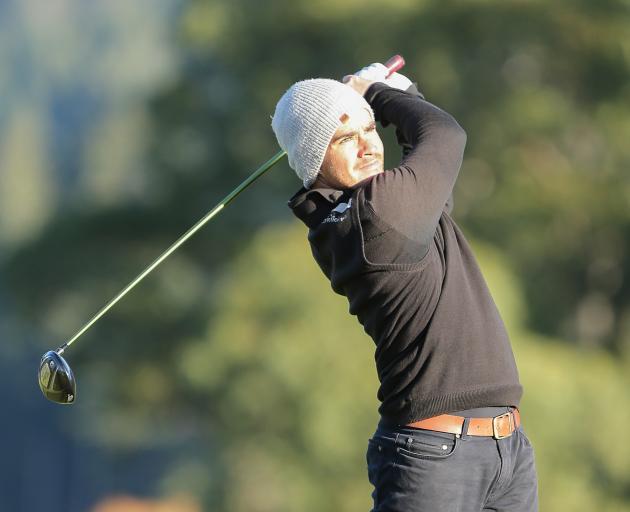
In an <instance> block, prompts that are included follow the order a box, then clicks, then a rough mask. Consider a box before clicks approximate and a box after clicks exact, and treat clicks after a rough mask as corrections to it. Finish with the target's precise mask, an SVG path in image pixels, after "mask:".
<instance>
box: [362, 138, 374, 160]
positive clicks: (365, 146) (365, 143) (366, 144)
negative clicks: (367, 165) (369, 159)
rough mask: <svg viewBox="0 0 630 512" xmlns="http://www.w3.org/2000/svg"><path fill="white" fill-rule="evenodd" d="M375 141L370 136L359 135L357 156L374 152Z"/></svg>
mask: <svg viewBox="0 0 630 512" xmlns="http://www.w3.org/2000/svg"><path fill="white" fill-rule="evenodd" d="M374 148H375V143H374V141H373V140H372V139H371V138H370V137H366V136H364V135H362V136H359V154H358V156H359V158H363V156H365V155H371V154H373V153H374Z"/></svg>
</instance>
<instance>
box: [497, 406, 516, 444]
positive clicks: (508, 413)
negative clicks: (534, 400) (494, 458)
mask: <svg viewBox="0 0 630 512" xmlns="http://www.w3.org/2000/svg"><path fill="white" fill-rule="evenodd" d="M506 417H507V418H508V420H509V422H510V430H509V433H508V434H507V435H505V436H502V435H500V434H499V421H501V420H502V419H504V418H506ZM513 432H514V415H513V414H512V413H511V412H506V413H503V414H501V415H499V416H495V417H494V418H492V437H494V438H495V439H505V438H506V437H510V436H511V435H512V433H513Z"/></svg>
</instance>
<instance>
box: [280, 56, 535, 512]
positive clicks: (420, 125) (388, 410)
mask: <svg viewBox="0 0 630 512" xmlns="http://www.w3.org/2000/svg"><path fill="white" fill-rule="evenodd" d="M386 76H387V69H386V68H385V67H384V66H383V65H381V64H373V65H371V66H368V67H367V68H364V69H362V70H361V71H360V72H358V73H357V74H356V75H351V76H348V77H345V79H344V80H345V82H346V83H345V84H342V83H341V82H337V81H335V80H327V79H313V80H305V81H302V82H298V83H296V84H294V85H293V86H292V87H291V88H290V89H289V90H288V91H287V92H286V93H285V94H284V95H283V96H282V98H281V99H280V101H279V102H278V104H277V106H276V111H275V114H274V117H273V121H272V127H273V130H274V133H275V134H276V137H277V139H278V142H279V144H280V146H281V147H282V148H283V149H284V150H285V151H287V153H288V156H289V164H290V166H291V167H292V168H293V169H294V170H295V171H296V173H297V175H298V176H299V177H300V178H301V179H302V181H303V184H304V187H303V188H302V189H301V190H300V191H299V192H297V193H296V194H295V195H294V196H293V198H292V199H291V200H290V202H289V206H290V207H291V209H292V210H293V213H294V214H295V215H296V216H297V217H299V218H300V219H301V220H302V221H303V222H304V223H305V224H306V225H307V226H308V228H309V234H308V240H309V242H310V246H311V249H312V253H313V256H314V258H315V260H316V261H317V263H318V264H319V266H320V267H321V269H322V271H323V272H324V274H325V275H326V276H327V277H328V279H329V280H330V282H331V286H332V288H333V290H334V291H335V292H337V293H339V294H342V295H344V296H346V297H347V299H348V302H349V306H350V313H351V314H353V315H356V316H357V318H358V320H359V322H360V323H361V324H362V325H363V328H364V329H365V331H366V332H367V333H368V334H369V335H370V336H371V337H372V339H373V340H374V342H375V344H376V351H375V360H376V367H377V372H378V377H379V381H380V387H379V390H378V399H379V400H380V402H381V404H380V407H379V413H380V416H381V421H380V422H379V425H378V428H377V430H376V432H375V434H374V436H373V437H372V439H370V440H369V443H368V450H367V461H368V476H369V479H370V482H371V483H372V484H373V486H374V491H373V493H372V497H373V501H374V508H373V510H374V511H376V512H386V511H388V512H390V511H397V512H403V511H405V512H409V511H414V512H415V511H431V512H436V511H437V512H442V511H466V512H468V511H482V510H493V511H510V512H515V511H516V512H520V511H534V510H537V506H538V505H537V483H536V471H535V467H534V455H533V449H532V447H531V445H530V443H529V441H528V440H527V437H526V435H525V433H524V432H523V430H522V428H521V427H520V414H519V411H518V409H517V406H518V404H519V401H520V398H521V395H522V388H521V385H520V383H519V379H518V372H517V369H516V364H515V362H514V356H513V354H512V349H511V346H510V342H509V339H508V335H507V333H506V330H505V327H504V325H503V322H502V320H501V318H500V315H499V313H498V311H497V309H496V307H495V304H494V302H493V300H492V298H491V296H490V293H489V291H488V289H487V286H486V284H485V282H484V279H483V277H482V275H481V272H480V270H479V268H478V266H477V264H476V262H475V258H474V256H473V254H472V252H471V249H470V247H469V245H468V243H467V242H466V240H465V239H464V237H463V235H462V233H461V231H460V230H459V228H458V227H457V225H456V224H455V223H454V221H453V220H452V218H451V216H450V208H451V202H450V201H449V198H450V196H451V193H452V190H453V186H454V184H455V180H456V178H457V175H458V172H459V168H460V165H461V162H462V157H463V152H464V146H465V141H466V135H465V133H464V131H463V130H462V128H461V127H460V126H459V124H458V123H457V122H456V121H455V120H454V119H453V117H451V116H450V115H449V114H447V113H446V112H444V111H442V110H440V109H439V108H437V107H435V106H434V105H432V104H430V103H428V102H427V101H424V98H423V96H422V95H421V94H420V93H419V92H418V91H417V89H416V88H415V86H414V85H412V84H411V82H410V81H409V80H408V79H407V78H406V77H404V76H403V75H400V74H398V73H395V74H394V75H393V76H392V77H390V78H386ZM375 121H379V122H380V123H381V125H383V126H387V125H388V124H393V125H394V126H395V127H396V131H397V137H398V141H399V143H400V145H401V146H402V149H403V157H402V161H401V163H400V164H399V165H398V166H397V167H395V168H393V169H389V170H384V169H383V165H384V164H383V144H382V142H381V139H380V137H379V135H378V133H377V131H376V125H375Z"/></svg>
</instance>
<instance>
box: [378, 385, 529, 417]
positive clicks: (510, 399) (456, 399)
mask: <svg viewBox="0 0 630 512" xmlns="http://www.w3.org/2000/svg"><path fill="white" fill-rule="evenodd" d="M522 396H523V387H522V386H521V385H520V384H509V385H501V386H492V387H484V388H478V389H475V390H468V391H459V392H454V393H447V394H444V395H438V396H431V397H425V398H412V399H409V400H407V402H406V404H405V406H404V408H403V410H402V411H400V413H399V414H396V415H392V414H387V413H386V412H385V411H382V410H379V411H380V413H381V418H382V420H383V422H384V423H385V424H388V425H392V426H394V425H395V426H403V425H407V424H408V423H413V422H415V421H420V420H424V419H426V418H431V417H433V416H438V415H440V414H448V413H451V412H455V411H461V410H465V409H476V408H478V407H492V406H504V405H505V406H512V407H518V405H519V403H520V400H521V397H522Z"/></svg>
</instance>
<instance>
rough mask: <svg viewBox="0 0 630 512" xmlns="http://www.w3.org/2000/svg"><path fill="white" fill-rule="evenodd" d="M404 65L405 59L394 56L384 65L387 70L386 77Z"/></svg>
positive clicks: (400, 56)
mask: <svg viewBox="0 0 630 512" xmlns="http://www.w3.org/2000/svg"><path fill="white" fill-rule="evenodd" d="M404 65H405V59H403V57H402V55H394V56H393V57H391V58H390V59H388V60H387V62H386V63H385V67H386V68H387V71H388V72H387V77H388V78H389V77H390V76H391V75H392V74H393V73H395V72H396V71H398V70H399V69H400V68H402V67H403V66H404Z"/></svg>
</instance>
